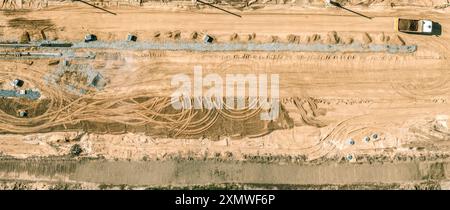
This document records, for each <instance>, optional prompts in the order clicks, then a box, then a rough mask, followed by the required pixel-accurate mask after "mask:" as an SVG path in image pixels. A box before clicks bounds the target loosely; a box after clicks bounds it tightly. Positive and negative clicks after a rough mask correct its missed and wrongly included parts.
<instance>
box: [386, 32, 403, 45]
mask: <svg viewBox="0 0 450 210" xmlns="http://www.w3.org/2000/svg"><path fill="white" fill-rule="evenodd" d="M389 44H393V45H401V46H403V45H405V44H406V42H405V41H404V40H403V39H402V37H400V36H399V35H395V36H393V37H392V39H391V40H390V41H389Z"/></svg>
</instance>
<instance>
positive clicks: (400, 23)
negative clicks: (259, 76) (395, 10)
mask: <svg viewBox="0 0 450 210" xmlns="http://www.w3.org/2000/svg"><path fill="white" fill-rule="evenodd" d="M395 30H397V31H399V32H404V33H415V34H431V33H432V32H433V21H431V20H413V19H403V18H397V19H396V20H395Z"/></svg>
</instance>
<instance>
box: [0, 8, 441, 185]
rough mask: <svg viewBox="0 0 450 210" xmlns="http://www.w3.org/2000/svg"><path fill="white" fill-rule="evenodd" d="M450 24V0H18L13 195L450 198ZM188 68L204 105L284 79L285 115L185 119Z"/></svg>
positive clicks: (1, 92) (6, 121)
mask: <svg viewBox="0 0 450 210" xmlns="http://www.w3.org/2000/svg"><path fill="white" fill-rule="evenodd" d="M449 28H450V1H448V0H335V1H327V0H292V1H285V0H219V1H216V0H208V1H206V0H203V1H196V0H193V1H183V0H180V1H172V0H161V1H152V0H139V1H138V0H114V1H112V0H73V1H56V0H4V1H3V2H2V3H0V189H193V188H196V189H198V188H201V189H217V188H218V189H450V129H449V128H448V126H449V124H448V120H449V116H450V58H449V57H450V45H449V43H450V34H449V33H448V31H447V30H448V29H449ZM195 69H197V70H199V69H201V71H196V70H195ZM198 72H201V75H200V77H198V76H199V75H198ZM180 75H182V76H183V77H181V78H184V79H187V78H188V79H189V80H188V81H190V82H189V84H191V83H192V86H193V88H192V87H191V86H189V87H188V89H189V90H188V91H187V93H188V94H182V95H176V97H179V98H182V97H187V98H188V99H189V102H193V103H195V100H196V97H197V96H198V95H196V94H195V90H200V92H202V91H203V93H205V92H208V89H209V87H210V86H211V84H209V85H205V84H206V83H207V82H206V81H207V80H208V78H213V77H214V78H219V79H220V78H223V80H224V81H225V80H226V79H228V76H229V75H237V76H239V75H243V76H244V77H245V75H259V77H258V78H259V80H258V81H259V82H260V81H262V80H261V75H265V76H268V77H267V79H266V80H264V81H266V82H267V81H269V82H268V83H269V84H270V85H269V87H275V86H276V87H277V89H276V92H274V91H271V92H270V94H269V95H270V96H272V97H274V96H276V99H277V100H276V103H277V106H276V107H277V113H276V114H277V116H276V117H273V118H271V119H269V120H263V119H261V117H260V116H262V115H263V114H264V113H265V112H266V111H274V107H273V106H272V107H270V108H267V107H263V106H258V105H256V106H253V105H252V100H251V99H252V98H251V97H248V95H245V96H243V97H241V98H242V99H243V101H244V103H245V106H244V107H241V108H235V107H230V106H224V107H223V108H218V107H213V108H206V107H205V106H204V105H200V108H199V107H197V108H195V107H193V106H188V107H186V106H183V107H182V108H179V109H177V108H175V107H174V104H173V101H174V98H176V97H174V92H176V90H177V89H180V88H179V87H178V86H174V78H180ZM274 75H275V76H274ZM225 78H226V79H225ZM247 78H250V77H247ZM263 79H264V78H263ZM275 79H276V80H275ZM198 81H200V83H203V85H200V86H199V89H196V88H197V87H196V85H198V83H197V82H198ZM255 81H256V80H255ZM232 86H234V84H232ZM261 86H262V85H261V84H260V83H258V87H259V88H261ZM244 87H246V91H245V92H246V93H248V94H249V95H250V96H251V95H252V93H256V92H258V91H257V90H254V89H252V88H251V84H250V83H249V84H244ZM255 87H256V86H255ZM219 89H220V90H228V89H229V86H223V87H222V86H220V87H219ZM184 90H185V89H184ZM273 90H275V89H273ZM259 91H261V89H259ZM189 93H190V94H189ZM233 93H234V92H233ZM202 97H203V95H202ZM222 97H223V98H226V94H223V95H221V96H220V97H217V98H218V99H220V100H221V98H222ZM228 99H229V98H227V101H228ZM238 99H239V97H235V98H231V99H230V100H233V101H235V100H238ZM260 102H261V101H258V100H256V102H255V103H256V104H260Z"/></svg>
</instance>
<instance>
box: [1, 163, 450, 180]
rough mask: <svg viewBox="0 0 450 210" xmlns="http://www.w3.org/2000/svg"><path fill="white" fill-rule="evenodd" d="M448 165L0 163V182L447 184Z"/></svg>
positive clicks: (449, 176)
mask: <svg viewBox="0 0 450 210" xmlns="http://www.w3.org/2000/svg"><path fill="white" fill-rule="evenodd" d="M449 169H450V163H433V162H420V163H419V162H402V163H386V164H324V165H314V166H308V165H295V164H288V165H279V164H261V163H242V162H241V163H238V162H215V161H147V162H128V161H115V162H113V161H101V160H90V161H81V162H77V161H59V160H56V161H55V160H53V161H48V160H45V161H44V160H34V161H31V160H2V161H0V179H16V180H42V181H64V182H92V183H99V184H113V185H122V184H125V185H135V186H137V185H147V186H148V185H154V186H164V185H204V184H218V183H254V184H297V185H320V184H357V183H402V182H413V181H421V180H427V179H434V180H441V179H448V178H450V175H449V173H450V171H449Z"/></svg>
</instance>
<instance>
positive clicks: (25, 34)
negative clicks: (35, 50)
mask: <svg viewBox="0 0 450 210" xmlns="http://www.w3.org/2000/svg"><path fill="white" fill-rule="evenodd" d="M30 41H31V38H30V33H28V31H25V32H23V33H22V35H20V38H19V43H20V44H27V43H29V42H30Z"/></svg>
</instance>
